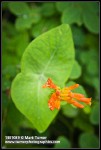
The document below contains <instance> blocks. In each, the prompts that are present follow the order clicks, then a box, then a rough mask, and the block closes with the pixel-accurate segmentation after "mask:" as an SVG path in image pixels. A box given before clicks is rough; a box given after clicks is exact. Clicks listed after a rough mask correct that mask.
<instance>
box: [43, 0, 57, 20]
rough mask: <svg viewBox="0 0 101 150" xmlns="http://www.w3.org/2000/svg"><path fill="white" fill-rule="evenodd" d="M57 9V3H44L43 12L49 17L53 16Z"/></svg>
mask: <svg viewBox="0 0 101 150" xmlns="http://www.w3.org/2000/svg"><path fill="white" fill-rule="evenodd" d="M55 11H56V9H55V4H54V2H53V3H52V2H45V3H43V5H42V6H41V14H42V15H43V16H46V17H49V16H52V15H53V14H54V13H55Z"/></svg>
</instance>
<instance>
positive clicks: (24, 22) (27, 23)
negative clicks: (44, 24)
mask: <svg viewBox="0 0 101 150" xmlns="http://www.w3.org/2000/svg"><path fill="white" fill-rule="evenodd" d="M40 19H41V16H40V14H39V11H37V10H36V9H35V10H33V9H32V10H30V12H29V14H25V15H23V16H20V17H19V18H17V19H16V24H15V26H16V29H17V30H24V29H29V28H30V27H31V25H32V24H33V23H34V24H36V23H37V22H39V20H40Z"/></svg>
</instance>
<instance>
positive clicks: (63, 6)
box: [56, 2, 72, 12]
mask: <svg viewBox="0 0 101 150" xmlns="http://www.w3.org/2000/svg"><path fill="white" fill-rule="evenodd" d="M71 6H72V2H56V7H57V10H58V11H60V12H63V11H64V10H66V9H67V8H68V7H71Z"/></svg>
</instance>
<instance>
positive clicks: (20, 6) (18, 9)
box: [9, 2, 30, 16]
mask: <svg viewBox="0 0 101 150" xmlns="http://www.w3.org/2000/svg"><path fill="white" fill-rule="evenodd" d="M9 9H10V11H11V12H12V13H13V14H15V15H17V16H19V15H26V14H29V12H30V8H29V7H28V5H27V3H25V2H10V3H9Z"/></svg>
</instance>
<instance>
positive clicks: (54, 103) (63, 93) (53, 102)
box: [42, 78, 91, 110]
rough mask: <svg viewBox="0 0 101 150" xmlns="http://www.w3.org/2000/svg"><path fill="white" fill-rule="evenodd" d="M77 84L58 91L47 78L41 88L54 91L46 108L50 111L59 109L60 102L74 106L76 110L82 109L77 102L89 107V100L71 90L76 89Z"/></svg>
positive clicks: (58, 88)
mask: <svg viewBox="0 0 101 150" xmlns="http://www.w3.org/2000/svg"><path fill="white" fill-rule="evenodd" d="M78 86H79V84H74V85H72V86H70V87H65V88H63V89H60V87H58V86H56V85H55V84H54V83H53V81H52V80H51V79H50V78H48V80H47V82H46V84H44V85H43V86H42V87H43V88H47V87H49V88H52V89H54V90H55V92H54V93H53V94H52V95H51V97H50V99H49V101H48V106H49V108H50V110H54V109H55V108H56V109H60V102H61V101H66V102H67V103H70V104H73V105H74V106H76V107H78V108H84V106H83V105H82V104H80V103H78V102H77V101H81V102H84V103H86V104H88V105H91V98H85V96H84V95H83V94H79V93H73V92H71V90H73V89H75V88H77V87H78Z"/></svg>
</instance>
